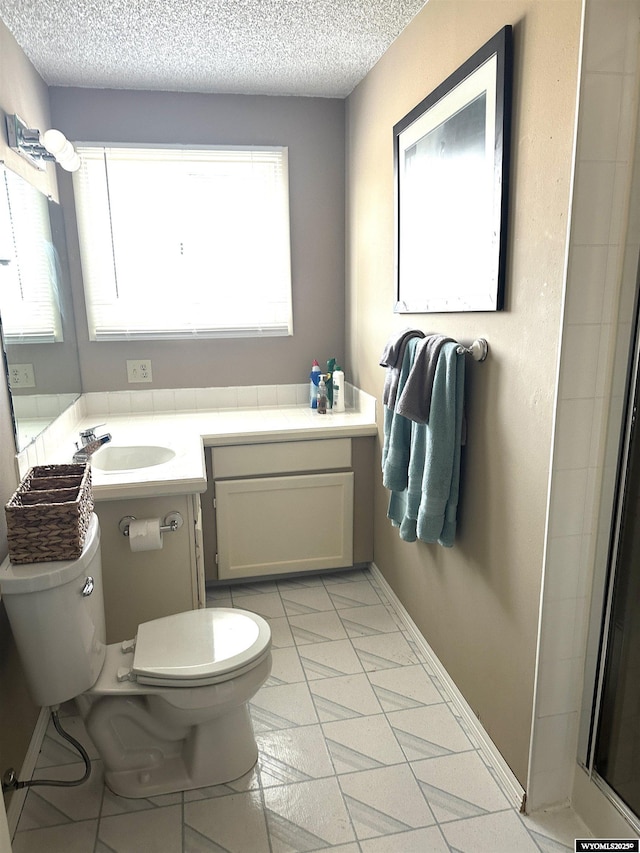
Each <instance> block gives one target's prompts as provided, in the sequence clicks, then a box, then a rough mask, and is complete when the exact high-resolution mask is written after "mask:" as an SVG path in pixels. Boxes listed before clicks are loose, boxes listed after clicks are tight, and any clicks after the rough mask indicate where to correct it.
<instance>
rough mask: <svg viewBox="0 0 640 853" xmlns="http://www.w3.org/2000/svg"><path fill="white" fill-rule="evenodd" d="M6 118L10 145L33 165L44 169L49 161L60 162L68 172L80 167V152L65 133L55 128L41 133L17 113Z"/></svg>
mask: <svg viewBox="0 0 640 853" xmlns="http://www.w3.org/2000/svg"><path fill="white" fill-rule="evenodd" d="M6 120H7V141H8V143H9V147H10V148H11V149H12V150H13V151H17V152H18V154H20V155H21V156H22V157H24V158H25V159H26V160H28V161H29V162H30V163H31V165H32V166H35V167H36V168H37V169H42V170H44V169H45V168H46V164H47V163H58V164H59V165H60V166H62V168H63V169H65V170H66V171H67V172H75V171H76V170H77V169H79V168H80V157H79V156H78V152H77V151H76V150H75V148H74V147H73V145H72V144H71V142H69V140H68V139H67V138H66V136H65V135H64V133H61V132H60V131H59V130H53V129H52V130H47V131H45V132H44V133H40V131H39V130H36V129H35V128H33V127H27V125H26V124H25V123H24V122H23V121H22V119H21V118H20V116H17V115H8V116H7V117H6Z"/></svg>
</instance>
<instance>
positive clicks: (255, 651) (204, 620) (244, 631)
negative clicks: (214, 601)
mask: <svg viewBox="0 0 640 853" xmlns="http://www.w3.org/2000/svg"><path fill="white" fill-rule="evenodd" d="M270 647H271V631H270V628H269V625H268V624H267V622H266V621H265V620H264V619H263V618H262V617H261V616H258V614H256V613H250V612H249V611H247V610H240V609H238V608H231V607H212V608H207V609H203V610H189V611H186V612H184V613H176V614H175V615H173V616H165V617H162V618H160V619H154V620H152V621H151V622H143V623H142V624H141V625H139V626H138V633H137V635H136V640H135V651H134V655H133V662H132V665H131V668H130V674H129V675H128V676H127V677H128V678H129V679H131V680H135V681H137V682H138V683H139V684H148V685H155V686H163V687H202V686H206V685H209V684H217V683H219V682H221V681H227V680H229V679H230V678H235V677H238V676H240V675H242V674H243V673H244V672H246V671H248V670H250V669H252V668H253V667H254V666H257V664H258V663H259V662H260V661H261V660H262V659H263V658H264V657H265V656H266V655H267V654H268V653H269V650H270Z"/></svg>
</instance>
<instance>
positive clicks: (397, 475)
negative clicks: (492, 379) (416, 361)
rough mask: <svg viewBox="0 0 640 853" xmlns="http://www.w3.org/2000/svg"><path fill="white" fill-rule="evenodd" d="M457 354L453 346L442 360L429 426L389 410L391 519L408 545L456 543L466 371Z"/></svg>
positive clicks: (387, 469)
mask: <svg viewBox="0 0 640 853" xmlns="http://www.w3.org/2000/svg"><path fill="white" fill-rule="evenodd" d="M416 345H417V344H414V350H415V346H416ZM457 348H458V345H457V344H456V343H455V342H447V343H445V344H444V346H443V347H442V349H441V352H440V354H439V357H438V362H437V364H436V369H435V374H434V380H433V390H432V397H431V411H430V415H429V423H427V424H424V423H415V422H413V421H407V419H406V418H404V417H403V416H402V415H399V414H398V413H397V412H393V411H392V410H389V409H387V408H385V448H386V449H383V456H384V460H383V462H386V465H384V464H383V482H384V483H385V486H386V487H387V488H389V489H390V490H391V495H390V497H389V507H388V510H387V516H388V518H389V519H390V520H391V522H392V524H393V525H394V527H397V528H399V534H400V538H401V539H403V540H404V541H405V542H415V541H416V539H421V540H422V541H423V542H429V543H431V542H438V543H439V544H440V545H443V546H444V547H446V548H450V547H451V546H452V545H453V543H454V539H455V534H456V517H457V507H458V497H459V490H460V454H461V444H462V421H463V408H464V371H465V359H464V356H462V355H460V356H459V355H458V353H457ZM413 355H414V353H411V355H410V359H413ZM411 363H413V361H411ZM405 366H406V365H403V367H405ZM409 367H411V365H409ZM405 381H406V377H405ZM400 390H402V389H400ZM391 484H393V485H391Z"/></svg>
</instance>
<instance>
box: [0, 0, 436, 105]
mask: <svg viewBox="0 0 640 853" xmlns="http://www.w3.org/2000/svg"><path fill="white" fill-rule="evenodd" d="M425 3H426V0H0V18H1V19H2V20H3V21H4V23H5V24H6V25H7V27H8V28H9V30H10V31H11V32H12V33H13V35H14V37H15V39H16V41H17V42H18V44H19V45H20V46H21V47H22V49H23V50H24V52H25V53H26V55H27V56H28V58H29V59H30V60H31V62H32V63H33V64H34V66H35V67H36V68H37V70H38V71H39V72H40V74H41V75H42V77H43V78H44V80H45V82H46V83H48V84H49V85H51V86H84V87H90V88H111V89H159V90H165V91H187V92H236V93H237V92H243V93H252V94H269V95H273V94H282V95H308V96H322V97H346V96H347V95H348V94H349V93H350V92H351V91H352V90H353V88H354V87H355V86H356V85H357V83H358V82H359V81H360V80H361V79H362V78H363V77H364V76H365V74H366V73H367V72H368V71H369V69H370V68H371V67H372V66H373V65H374V64H375V63H376V62H377V60H378V59H379V58H380V56H381V55H382V54H383V53H384V52H385V50H386V49H387V47H388V46H389V45H390V44H391V42H392V41H393V40H394V39H395V38H396V36H397V35H398V34H399V33H400V32H401V31H402V30H403V29H404V27H405V26H406V25H407V24H408V23H409V21H410V20H411V19H412V18H413V17H414V16H415V15H416V14H417V13H418V12H419V11H420V9H421V8H422V7H423V6H424V5H425Z"/></svg>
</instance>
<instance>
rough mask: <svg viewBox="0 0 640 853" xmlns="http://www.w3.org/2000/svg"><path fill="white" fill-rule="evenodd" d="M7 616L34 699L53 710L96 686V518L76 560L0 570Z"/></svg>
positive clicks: (100, 631)
mask: <svg viewBox="0 0 640 853" xmlns="http://www.w3.org/2000/svg"><path fill="white" fill-rule="evenodd" d="M0 597H1V598H2V602H3V604H4V606H5V609H6V611H7V616H8V617H9V622H10V624H11V630H12V632H13V636H14V639H15V642H16V646H17V649H18V654H19V655H20V659H21V661H22V665H23V668H24V672H25V675H26V678H27V682H28V684H29V689H30V692H31V695H32V696H33V698H34V699H35V701H36V702H37V703H38V704H39V705H43V706H50V705H57V704H59V703H61V702H66V701H67V700H68V699H72V698H74V697H75V696H79V695H80V694H81V693H84V692H85V690H88V689H89V688H90V687H92V686H93V684H94V683H95V681H96V679H97V678H98V675H99V674H100V670H101V669H102V665H103V663H104V658H105V653H106V645H105V639H106V634H105V622H104V596H103V590H102V563H101V558H100V527H99V525H98V518H97V516H96V515H95V513H94V514H93V515H92V517H91V523H90V525H89V529H88V531H87V536H86V540H85V545H84V548H83V551H82V554H81V555H80V557H78V559H77V560H64V561H63V560H60V561H56V562H48V563H29V564H21V565H14V564H13V563H11V562H10V560H9V559H6V560H5V561H4V562H3V563H2V566H0Z"/></svg>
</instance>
